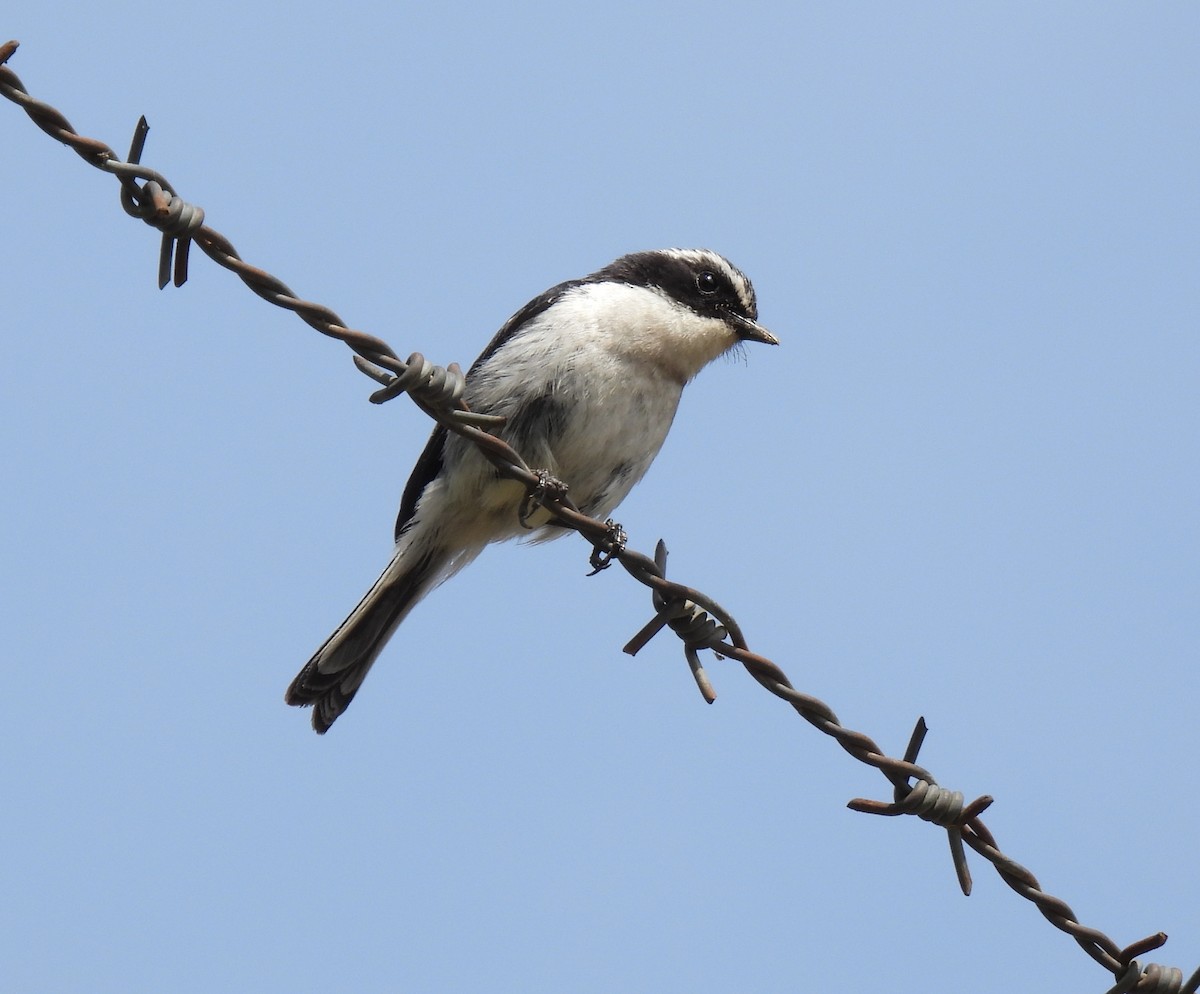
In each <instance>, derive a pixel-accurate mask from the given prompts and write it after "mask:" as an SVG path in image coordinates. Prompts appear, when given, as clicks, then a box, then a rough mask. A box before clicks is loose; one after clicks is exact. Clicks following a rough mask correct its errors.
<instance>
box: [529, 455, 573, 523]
mask: <svg viewBox="0 0 1200 994" xmlns="http://www.w3.org/2000/svg"><path fill="white" fill-rule="evenodd" d="M534 475H536V476H537V479H538V481H537V485H536V486H535V487H533V488H532V489H530V490H529V491H528V492H527V493H526V494H525V499H524V500H523V501H521V507H520V509H519V510H518V511H517V520H519V521H520V522H521V527H522V528H529V529H531V530H532V529H534V528H536V527H538V526H537V525H531V524H530V523H529V518H530V517H531V516H532V515H533V512H534V511H536V510H537V509H538V508H539V507H541V506H542V505H543V504H544V503H545V501H546V500H547V499H548V498H549V499H551V500H555V499H557V498H560V497H565V496H566V495H567V485H566V484H565V483H563V481H562V480H560V479H558V477H556V476H552V475H551V473H550V471H549V470H546V469H535V470H534Z"/></svg>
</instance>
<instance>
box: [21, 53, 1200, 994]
mask: <svg viewBox="0 0 1200 994" xmlns="http://www.w3.org/2000/svg"><path fill="white" fill-rule="evenodd" d="M16 50H17V42H15V41H10V42H7V43H5V44H3V45H0V95H2V96H4V97H6V98H7V99H9V100H10V101H12V102H13V103H15V104H17V105H18V106H20V107H21V108H22V109H23V110H24V111H25V113H26V114H28V115H29V117H30V119H31V120H32V121H33V122H34V123H35V124H36V125H37V126H38V127H39V128H41V129H42V130H43V131H45V132H46V133H47V134H48V135H50V136H51V137H52V138H54V139H56V140H58V141H60V142H62V143H63V144H65V145H68V146H69V147H70V148H72V149H73V150H74V151H75V152H76V153H78V154H79V156H80V157H81V158H83V159H84V160H85V161H86V162H88V163H89V164H90V165H92V166H95V167H96V168H97V169H102V170H104V171H105V172H109V173H112V174H113V175H114V176H116V177H117V179H118V181H119V183H120V185H121V191H120V193H121V205H122V207H123V208H124V209H125V211H126V213H128V214H130V215H131V216H134V217H138V218H141V220H143V221H145V222H146V223H147V224H149V225H150V226H151V227H154V228H156V229H157V230H159V231H161V232H162V245H161V249H160V254H159V287H160V288H162V287H164V286H166V284H167V283H168V282H171V281H173V282H174V284H175V285H176V286H182V285H183V283H184V282H185V281H186V279H187V267H188V257H189V252H188V250H189V247H190V244H191V243H192V242H195V243H196V245H198V246H199V247H200V249H201V250H202V251H203V252H204V253H205V255H207V256H208V257H209V258H210V259H212V260H213V261H214V262H216V263H217V264H218V265H220V266H223V267H224V268H226V269H228V270H231V271H232V272H234V273H236V274H237V276H238V277H239V278H240V279H241V280H242V282H244V283H245V284H246V285H247V286H248V287H249V288H250V289H251V290H253V291H254V292H255V293H256V294H258V295H259V296H260V297H262V298H263V299H264V300H267V301H270V302H271V303H272V304H275V305H276V306H277V307H283V308H285V309H286V310H290V311H293V312H294V313H295V314H296V315H297V316H298V317H299V318H300V319H301V320H302V321H304V322H305V323H306V324H308V325H309V326H310V327H312V328H314V329H316V330H317V331H319V332H320V333H321V334H323V335H328V336H329V337H331V338H336V339H339V340H340V341H343V342H345V343H346V345H347V346H349V347H350V349H351V350H352V351H353V352H354V353H355V356H354V362H355V365H356V366H357V367H358V369H359V370H360V371H361V372H363V373H364V374H366V375H367V376H370V377H371V378H372V379H374V380H375V381H376V382H378V383H381V384H382V385H383V387H382V389H380V390H377V391H375V392H374V393H373V394H372V395H371V397H370V399H371V402H372V403H376V404H382V403H385V402H386V401H389V400H391V399H393V398H394V397H397V396H399V395H400V394H401V393H407V394H408V396H409V397H410V398H411V399H412V400H413V402H414V403H415V404H416V405H417V406H418V407H420V408H421V410H423V411H424V412H425V413H426V414H427V415H429V417H431V418H433V419H434V420H435V421H437V422H438V423H440V424H442V425H445V426H446V428H447V429H449V430H450V431H453V432H456V433H458V434H460V435H464V436H466V437H468V438H470V439H471V440H472V441H473V442H474V443H475V444H476V445H477V446H478V447H479V449H480V451H481V452H482V453H483V455H484V456H485V457H486V458H487V459H488V460H490V461H491V462H492V463H493V465H495V466H496V468H497V470H498V471H499V472H500V473H501V474H503V475H504V476H506V477H508V478H510V479H513V480H516V481H518V482H520V483H521V484H523V485H524V486H525V487H526V490H527V494H528V497H527V500H526V503H525V505H524V508H523V510H524V512H525V513H528V512H530V511H532V510H533V508H534V507H535V506H541V507H544V508H545V509H546V510H547V511H549V512H550V513H551V514H552V515H553V516H554V519H555V520H556V522H557V523H558V524H561V525H564V526H566V527H568V528H571V529H572V530H574V531H576V532H578V533H579V534H581V535H582V536H583V537H584V538H585V539H586V540H587V541H588V542H590V543H591V544H592V547H593V553H592V557H591V562H592V565H593V567H594V568H595V569H596V570H599V569H603V568H605V567H606V566H608V565H609V564H610V563H611V561H612V560H616V561H618V562H620V564H621V565H622V566H623V567H625V570H626V571H627V572H628V573H629V574H630V575H631V576H632V577H633V578H634V579H636V580H637V581H638V582H640V583H642V584H644V585H645V586H647V587H649V588H650V590H651V597H652V603H653V608H654V617H653V618H652V619H651V620H650V621H649V622H648V623H647V624H646V625H645V626H644V627H643V628H642V629H641V630H640V631H639V632H638V633H637V634H636V635H635V636H634V637H633V638H632V639H631V640H630V641H629V642H628V643H627V644H626V645H625V647H624V649H625V652H627V653H629V654H631V655H633V654H636V653H637V652H638V651H639V650H640V649H641V648H643V647H644V646H645V645H646V644H647V643H648V642H649V641H650V639H652V638H653V637H654V636H655V635H657V634H658V633H659V632H660V631H661V630H662V629H663V628H670V629H671V630H672V631H673V632H675V634H676V635H678V636H679V638H680V640H681V641H682V642H683V648H684V656H685V658H686V660H687V663H688V666H689V668H690V670H691V673H692V676H693V678H694V679H695V681H696V684H697V686H698V687H699V689H700V692H701V694H702V695H703V696H704V699H705V700H706V701H708V702H709V703H711V702H712V701H713V700H715V698H716V695H715V693H714V692H713V689H712V685H711V683H710V682H709V680H708V677H707V675H706V674H705V672H704V667H703V665H702V664H701V661H700V657H699V650H701V649H710V650H712V651H713V652H714V654H716V655H717V656H718V658H720V657H729V658H731V659H736V660H737V661H738V662H739V663H741V664H742V666H743V667H745V669H746V671H747V672H748V673H749V674H750V675H751V676H752V677H753V678H754V679H755V680H757V681H758V683H759V684H761V685H762V686H763V687H764V688H765V689H766V690H768V691H770V692H771V693H772V694H774V695H775V696H776V697H778V698H780V699H781V700H783V701H786V702H787V703H788V704H790V705H791V706H792V707H793V708H794V709H795V711H796V713H797V714H799V715H800V717H802V718H804V720H805V721H807V722H809V724H811V725H812V726H813V727H814V728H816V729H817V730H818V731H821V732H823V733H824V734H825V735H828V736H830V737H831V738H833V739H834V740H835V741H836V742H837V743H838V745H840V746H841V747H842V748H843V749H844V750H846V752H848V753H849V754H850V755H851V756H853V757H854V758H855V759H857V760H858V761H859V762H862V763H865V764H866V765H868V766H873V767H875V768H876V769H878V770H879V771H880V772H881V773H882V774H883V775H884V776H885V777H886V778H887V779H888V781H890V783H891V784H892V788H893V790H892V793H893V800H892V801H891V802H884V801H878V800H872V799H866V798H855V799H854V800H852V801H850V802H849V805H848V806H849V807H850V808H851V809H853V810H855V811H861V812H864V813H867V814H877V815H887V816H895V815H904V814H907V815H916V816H917V817H918V818H921V819H922V820H924V821H928V822H930V823H932V824H934V825H937V826H939V827H941V828H943V829H945V830H946V833H947V837H948V839H949V843H950V850H951V858H952V862H953V865H954V869H955V873H956V875H957V877H958V882H959V886H960V888H961V889H962V891H963V893H964V894H968V895H969V894H970V892H971V886H972V883H971V874H970V870H969V868H968V865H967V861H966V855H965V852H964V849H963V845H964V843H965V844H966V845H967V846H970V847H971V849H973V850H974V851H975V852H977V853H978V854H979V855H980V856H982V857H984V858H985V859H986V860H988V862H990V863H991V864H992V865H993V866H994V867H995V869H996V872H997V873H998V874H999V875H1000V878H1001V879H1002V880H1003V881H1004V882H1005V883H1006V884H1008V886H1009V887H1011V888H1012V889H1013V890H1014V891H1016V892H1017V893H1018V894H1019V895H1020V896H1021V897H1023V898H1025V899H1026V900H1028V901H1031V902H1032V903H1033V904H1034V905H1035V906H1036V907H1037V909H1038V910H1039V911H1040V912H1041V913H1042V915H1043V916H1045V918H1046V920H1047V921H1049V922H1050V923H1051V924H1052V925H1053V926H1054V927H1055V928H1058V929H1060V930H1061V931H1063V932H1066V933H1067V934H1068V935H1070V936H1071V937H1072V938H1073V939H1074V940H1075V941H1076V942H1077V943H1078V944H1079V946H1080V948H1081V949H1083V951H1084V952H1086V953H1087V954H1088V955H1089V956H1090V957H1091V958H1092V959H1094V960H1095V961H1096V962H1097V963H1099V964H1100V965H1101V966H1102V967H1104V968H1105V969H1106V970H1108V971H1109V972H1111V973H1112V974H1113V976H1114V978H1115V980H1116V984H1115V986H1113V987H1111V988H1109V991H1108V994H1123V992H1129V991H1137V992H1155V994H1196V992H1197V991H1200V969H1197V970H1196V972H1195V973H1193V974H1192V975H1191V976H1190V977H1189V978H1188V979H1187V980H1186V982H1185V981H1184V978H1183V973H1182V971H1180V970H1179V969H1178V968H1175V967H1165V966H1161V965H1159V964H1156V963H1148V964H1146V965H1145V966H1142V965H1140V964H1139V963H1138V961H1137V959H1136V957H1138V956H1142V955H1144V954H1146V953H1148V952H1150V951H1152V950H1154V949H1157V948H1159V947H1160V946H1162V945H1163V943H1165V942H1166V941H1167V936H1166V934H1165V933H1163V932H1156V933H1154V934H1153V935H1149V936H1146V937H1145V938H1143V939H1139V940H1137V941H1136V942H1133V943H1130V944H1129V945H1127V946H1125V947H1121V946H1119V945H1117V943H1116V942H1115V941H1113V940H1112V939H1111V938H1109V937H1108V936H1107V935H1105V934H1104V933H1103V932H1101V931H1099V930H1098V929H1095V928H1091V927H1089V926H1086V925H1083V924H1081V923H1080V922H1079V920H1078V918H1077V916H1076V915H1075V912H1074V911H1072V910H1071V908H1070V906H1069V905H1067V904H1066V903H1065V902H1064V901H1062V900H1061V899H1060V898H1057V897H1054V896H1053V895H1051V894H1048V893H1046V892H1045V891H1044V890H1043V889H1042V887H1041V884H1040V883H1039V882H1038V879H1037V877H1035V876H1034V875H1033V874H1032V873H1031V872H1030V871H1029V870H1028V869H1026V868H1025V867H1023V866H1022V865H1021V864H1019V863H1017V862H1016V861H1014V860H1013V859H1012V858H1011V857H1009V856H1007V855H1005V854H1004V853H1003V852H1002V851H1001V850H1000V848H999V846H998V845H997V843H996V840H995V837H994V836H993V835H992V833H991V832H990V831H989V830H988V828H987V826H986V825H984V823H983V822H982V821H981V820H980V815H981V814H982V813H983V811H984V810H985V809H986V808H987V807H988V806H989V805H991V803H992V798H991V797H988V796H981V797H979V798H977V799H976V800H974V801H971V802H970V803H964V798H963V795H962V793H961V792H958V791H950V790H947V789H945V788H944V787H941V786H940V785H939V784H938V783H937V781H936V780H935V779H934V777H933V775H932V774H931V773H930V772H929V771H928V770H926V769H925V768H924V767H922V766H918V765H917V764H916V760H917V754H918V753H919V751H920V748H921V744H922V742H923V741H924V738H925V734H926V726H925V721H924V719H923V718H922V719H919V720H918V721H917V724H916V727H915V728H914V730H913V734H912V737H911V739H910V741H909V745H908V748H907V750H906V751H905V754H904V757H903V758H902V759H896V758H894V757H891V756H888V755H887V754H885V753H884V752H883V750H882V749H880V747H879V746H878V745H876V743H875V742H874V740H873V739H871V738H870V737H869V736H867V735H865V734H864V733H862V732H857V731H854V730H852V729H849V728H846V727H845V726H844V725H842V724H841V722H839V721H838V718H837V715H836V714H834V712H833V710H832V709H831V708H830V707H829V706H828V705H827V704H825V703H824V702H823V701H820V700H818V699H817V698H815V697H810V696H808V695H807V694H803V693H801V692H800V691H798V690H796V688H795V687H793V686H792V684H791V682H790V681H789V680H788V678H787V675H786V674H785V673H784V672H783V670H782V669H780V668H779V666H777V665H776V664H775V663H774V662H772V661H771V660H770V659H767V658H766V657H765V656H761V655H759V654H758V653H755V652H752V651H751V650H750V647H749V645H748V644H747V642H746V639H745V637H744V635H743V634H742V630H741V628H740V627H739V626H738V624H737V622H736V621H735V620H734V618H733V616H732V615H730V613H729V612H728V611H726V610H725V609H724V608H722V607H721V606H720V605H719V604H718V603H717V602H716V601H714V600H713V599H712V598H711V597H708V596H707V595H706V594H703V593H701V592H700V591H698V590H694V589H693V588H691V587H688V586H685V585H683V584H680V583H676V582H674V581H671V580H668V579H667V577H666V562H667V553H666V547H665V545H664V544H663V543H662V542H661V541H660V542H659V543H658V546H657V548H656V550H655V556H654V558H653V559H651V558H650V557H648V556H646V555H644V554H642V553H640V552H636V551H633V550H631V549H628V548H626V547H625V535H624V530H623V529H621V527H620V526H619V525H616V524H615V523H614V522H612V521H598V520H597V519H595V518H590V517H588V516H587V515H585V514H583V513H582V512H580V511H579V509H578V508H577V507H576V506H575V505H574V504H573V503H572V501H571V500H570V497H569V495H568V494H567V493H566V491H565V488H564V489H559V488H557V487H554V486H548V485H547V477H546V475H545V474H544V473H539V472H537V471H535V470H532V469H530V468H529V466H527V465H526V463H525V462H524V460H522V459H521V457H520V455H518V454H517V453H516V452H515V451H514V450H513V449H512V448H511V447H510V446H509V445H508V444H507V443H506V442H504V441H503V440H502V439H500V438H498V437H497V436H496V435H494V434H492V433H491V432H490V431H489V430H488V429H492V428H497V427H499V426H500V425H502V424H503V422H504V419H503V418H496V417H493V416H490V415H487V414H480V413H477V412H472V411H470V410H469V409H468V408H467V405H466V404H465V403H464V402H463V401H462V392H463V387H464V384H465V380H464V376H463V373H462V370H461V369H460V368H459V366H458V365H457V364H456V363H452V364H451V365H449V366H447V367H441V366H436V365H434V364H433V363H430V362H428V361H427V360H426V359H425V358H424V357H423V356H422V355H420V354H419V353H413V354H412V355H411V356H409V358H408V360H407V361H401V359H400V358H399V356H398V355H397V354H396V353H395V352H394V351H392V349H391V348H390V346H388V345H387V343H386V342H384V341H383V340H382V339H380V338H376V337H375V336H373V335H369V334H367V333H365V332H362V331H357V330H354V329H352V328H349V327H348V326H347V325H346V324H345V322H344V321H342V319H341V318H340V317H339V316H338V315H337V314H336V313H335V312H334V311H332V310H330V309H329V308H328V307H325V306H323V305H321V304H316V303H313V302H311V301H307V300H303V299H301V298H299V297H298V296H297V295H296V294H295V293H293V291H292V290H291V289H290V288H289V287H288V286H287V285H286V284H285V283H283V282H282V281H281V280H279V279H278V278H276V277H275V276H272V275H271V274H270V273H268V272H266V271H265V270H262V269H259V268H257V267H256V266H251V265H250V264H248V263H246V262H245V261H243V260H242V257H241V256H240V255H238V253H237V250H236V249H235V248H234V247H233V245H232V244H231V243H230V242H229V240H228V239H227V238H225V236H224V235H221V234H220V233H219V232H217V231H214V230H213V229H212V228H210V227H208V226H207V225H206V224H205V223H204V211H203V210H201V209H200V208H199V207H195V206H193V205H191V204H188V203H187V202H186V201H184V200H183V199H182V198H180V197H179V196H178V194H176V192H175V190H174V188H173V187H172V186H171V184H170V183H169V182H168V181H167V180H166V178H165V177H163V176H162V175H160V174H159V173H157V172H155V171H154V170H152V169H148V168H147V167H145V166H143V165H141V156H142V152H143V149H144V146H145V141H146V136H147V134H148V131H149V129H148V126H147V125H146V120H145V118H142V119H141V120H140V121H139V122H138V124H137V127H136V129H135V132H134V138H133V142H132V144H131V146H130V152H129V157H128V159H127V160H124V161H122V160H121V159H120V158H119V157H118V156H117V154H116V153H115V152H114V151H113V150H112V148H110V147H109V146H108V145H106V144H104V143H103V142H101V141H98V140H96V139H94V138H88V137H85V136H83V135H80V134H79V133H78V132H76V131H75V129H74V128H73V127H72V126H71V124H70V122H69V121H68V120H67V119H66V118H65V117H64V116H63V115H62V114H61V113H60V112H59V111H58V110H56V109H55V108H54V107H52V106H50V105H49V104H47V103H44V102H43V101H40V100H36V99H34V98H33V97H31V96H30V95H29V92H28V91H27V90H26V89H25V86H24V85H23V84H22V83H21V80H20V79H19V78H18V77H17V75H16V74H15V73H14V72H13V71H12V70H11V69H9V68H8V66H7V64H6V63H7V62H8V60H9V58H11V57H12V55H13V53H14V52H16ZM139 180H140V181H141V182H140V183H139Z"/></svg>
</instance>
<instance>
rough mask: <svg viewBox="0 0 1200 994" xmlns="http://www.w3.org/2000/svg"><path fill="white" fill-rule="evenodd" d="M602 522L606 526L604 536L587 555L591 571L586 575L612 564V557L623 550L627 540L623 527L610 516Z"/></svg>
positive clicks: (592, 574) (591, 574)
mask: <svg viewBox="0 0 1200 994" xmlns="http://www.w3.org/2000/svg"><path fill="white" fill-rule="evenodd" d="M604 524H605V525H607V526H608V531H607V533H605V536H604V538H602V539H601V540H600V541H599V542H597V543H596V544H595V545H594V546H593V547H592V554H591V555H590V556H589V557H588V563H589V564H590V565H591V567H592V571H591V572H590V573H589V574H588V576H595V575H596V574H597V573H599V572H600V571H601V570H602V569H608V567H609V566H611V565H612V561H613V559H614V558H615V557H616V556H619V555H620V554H621V553H622V552H624V551H625V545H626V543H627V542H628V541H629V536H628V535H627V534H625V529H624V528H622V527H621V526H620V525H619V524H617V522H615V521H613V519H612V518H609V519H608V520H607V521H606V522H604Z"/></svg>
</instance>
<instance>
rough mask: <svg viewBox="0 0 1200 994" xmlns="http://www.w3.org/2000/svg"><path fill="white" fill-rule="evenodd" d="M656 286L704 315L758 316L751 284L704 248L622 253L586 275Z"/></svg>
mask: <svg viewBox="0 0 1200 994" xmlns="http://www.w3.org/2000/svg"><path fill="white" fill-rule="evenodd" d="M588 280H589V281H597V282H599V281H602V280H614V281H619V282H622V283H628V284H630V285H631V286H646V287H657V288H658V289H659V290H661V291H662V292H663V293H665V294H667V295H668V296H669V297H671V298H672V299H673V300H677V301H679V302H680V303H681V304H684V305H686V306H687V307H689V308H691V309H692V310H693V311H695V312H696V313H697V314H701V315H704V316H705V317H715V318H722V317H726V316H728V315H730V314H734V315H737V316H738V317H743V318H748V319H749V320H751V321H755V320H757V319H758V303H757V301H756V300H755V296H754V287H753V285H752V284H751V283H750V280H749V279H748V278H747V277H746V275H745V274H744V273H743V272H742V271H741V270H740V269H738V268H737V267H736V266H735V265H733V263H731V262H730V261H729V260H728V259H726V258H724V257H723V256H720V255H717V253H715V252H709V251H707V250H704V249H663V250H657V251H653V252H634V253H632V254H631V255H625V256H622V257H621V258H620V259H617V260H616V262H613V263H611V264H609V265H608V266H605V267H604V268H603V269H601V270H600V271H599V272H598V273H595V274H593V275H592V276H590V277H588Z"/></svg>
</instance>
